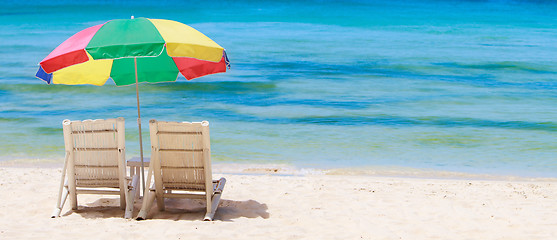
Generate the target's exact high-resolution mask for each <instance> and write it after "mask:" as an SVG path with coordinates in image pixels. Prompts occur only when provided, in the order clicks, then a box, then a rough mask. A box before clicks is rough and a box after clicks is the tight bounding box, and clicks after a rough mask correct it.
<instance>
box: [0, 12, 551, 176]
mask: <svg viewBox="0 0 557 240" xmlns="http://www.w3.org/2000/svg"><path fill="white" fill-rule="evenodd" d="M3 5H4V6H3V8H2V9H0V136H2V139H3V141H1V142H0V160H10V159H33V158H42V159H60V160H59V161H61V159H62V158H63V137H62V131H61V122H62V120H63V119H73V120H80V119H91V118H92V119H95V118H113V117H124V118H126V121H127V122H126V131H127V132H126V133H127V136H126V137H127V138H126V141H127V142H126V147H127V151H126V153H127V155H128V157H131V156H137V155H138V152H139V144H138V143H137V141H138V131H137V127H136V118H137V110H136V108H135V88H134V87H133V86H128V87H116V86H114V85H113V84H108V85H105V86H102V87H95V86H63V85H46V84H44V82H42V81H40V80H38V79H36V78H34V74H35V72H36V70H37V64H38V62H40V61H41V60H42V59H43V58H44V57H45V56H46V55H48V53H49V52H50V51H52V50H53V49H54V48H55V47H56V46H57V45H58V44H60V43H61V42H62V41H64V40H65V39H67V38H68V37H70V36H71V35H73V34H74V33H76V32H78V31H80V30H82V29H84V28H86V27H89V26H93V25H96V24H100V23H103V22H105V21H107V20H110V19H115V18H129V17H130V16H131V15H134V16H135V17H148V18H165V19H172V20H176V21H180V22H183V23H186V24H189V25H191V26H193V27H195V28H197V29H198V30H200V31H201V32H203V33H205V34H206V35H207V36H209V37H211V38H212V39H214V40H215V41H216V42H218V43H219V44H220V45H222V46H223V47H225V48H226V49H227V53H228V56H229V58H230V61H231V64H232V69H231V70H230V71H229V72H227V73H224V74H216V75H212V76H207V77H204V78H200V79H196V80H193V81H186V80H185V79H183V78H180V79H179V80H178V82H176V83H165V84H154V85H150V84H144V85H140V97H141V106H142V109H141V110H142V118H143V124H144V126H145V127H144V128H145V129H144V137H145V138H146V139H145V143H144V146H147V147H146V149H147V152H146V155H148V154H149V151H148V150H149V147H148V146H149V141H148V132H147V131H148V129H147V121H148V119H151V118H156V119H159V120H169V121H200V120H208V121H210V122H211V138H212V139H211V140H212V153H213V161H215V162H241V163H287V164H293V165H295V166H298V167H317V168H336V167H385V166H389V167H401V168H425V169H432V170H440V171H459V172H466V173H488V174H505V175H508V174H510V175H519V176H536V177H538V176H543V177H557V158H556V156H557V110H556V109H557V108H556V106H557V4H555V3H552V2H551V1H547V2H546V1H218V2H216V3H199V2H198V1H157V2H156V3H150V2H148V1H119V2H118V3H114V1H81V2H80V3H74V2H72V1H67V2H61V3H56V4H55V3H46V2H43V1H28V2H25V3H20V2H18V1H13V2H10V1H8V2H4V3H3Z"/></svg>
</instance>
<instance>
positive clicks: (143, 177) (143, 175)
mask: <svg viewBox="0 0 557 240" xmlns="http://www.w3.org/2000/svg"><path fill="white" fill-rule="evenodd" d="M133 63H134V65H135V96H136V98H137V126H138V127H139V152H140V154H141V189H142V191H141V192H143V196H145V164H144V163H143V137H142V136H141V135H142V134H141V111H139V82H138V80H137V58H133Z"/></svg>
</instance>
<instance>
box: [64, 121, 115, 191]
mask: <svg viewBox="0 0 557 240" xmlns="http://www.w3.org/2000/svg"><path fill="white" fill-rule="evenodd" d="M63 129H64V141H65V148H66V152H67V153H69V154H70V159H69V162H68V169H69V171H70V173H71V172H73V173H72V174H69V175H70V176H69V179H70V181H75V185H76V186H77V187H115V188H123V187H124V186H123V185H122V183H123V182H124V178H125V175H126V163H125V161H126V160H125V123H124V118H117V119H106V120H103V119H98V120H85V121H70V120H64V122H63Z"/></svg>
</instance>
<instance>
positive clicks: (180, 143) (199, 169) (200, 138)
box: [137, 120, 226, 221]
mask: <svg viewBox="0 0 557 240" xmlns="http://www.w3.org/2000/svg"><path fill="white" fill-rule="evenodd" d="M149 128H150V132H151V162H150V166H149V174H148V177H147V179H148V180H147V183H150V182H151V178H152V177H154V184H153V186H152V187H151V188H150V189H149V191H148V192H147V193H146V194H145V198H144V201H143V205H142V207H141V210H140V211H139V214H138V216H137V220H143V219H146V218H147V214H148V213H149V210H150V209H151V206H152V205H153V202H154V200H155V199H157V206H158V208H159V210H160V211H164V198H198V199H205V200H206V203H207V212H206V214H205V217H204V219H203V220H205V221H211V220H213V216H214V215H215V211H216V210H217V207H218V205H219V202H220V197H221V194H222V190H223V188H224V184H225V183H226V179H224V178H221V179H220V180H218V181H213V180H212V172H211V147H210V138H209V122H207V121H203V122H193V123H189V122H163V121H157V120H151V121H149Z"/></svg>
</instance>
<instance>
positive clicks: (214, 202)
mask: <svg viewBox="0 0 557 240" xmlns="http://www.w3.org/2000/svg"><path fill="white" fill-rule="evenodd" d="M213 183H216V184H217V186H216V189H215V192H214V194H213V196H212V198H211V202H209V201H207V213H206V214H205V217H204V218H203V221H213V217H214V216H215V212H216V211H217V208H218V207H219V203H220V197H221V195H222V191H223V190H224V184H226V179H225V178H221V179H219V180H218V181H216V182H213Z"/></svg>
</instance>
